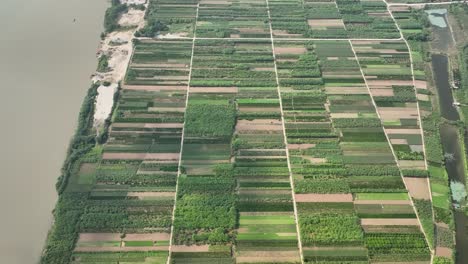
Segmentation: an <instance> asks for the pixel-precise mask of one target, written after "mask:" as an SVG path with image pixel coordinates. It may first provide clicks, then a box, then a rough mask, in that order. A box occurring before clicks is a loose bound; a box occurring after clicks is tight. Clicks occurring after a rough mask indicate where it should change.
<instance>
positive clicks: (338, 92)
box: [274, 40, 429, 263]
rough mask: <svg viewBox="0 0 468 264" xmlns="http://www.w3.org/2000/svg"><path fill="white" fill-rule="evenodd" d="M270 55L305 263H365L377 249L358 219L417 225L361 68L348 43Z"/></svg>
mask: <svg viewBox="0 0 468 264" xmlns="http://www.w3.org/2000/svg"><path fill="white" fill-rule="evenodd" d="M274 51H275V55H276V62H277V68H278V78H279V84H280V90H281V97H282V106H283V112H284V117H285V127H286V136H287V140H288V150H289V154H290V160H291V167H292V172H293V176H294V181H295V182H294V185H295V189H294V191H295V193H296V202H297V208H298V214H299V227H300V232H301V242H302V246H303V247H304V260H305V261H306V262H307V263H317V262H319V263H327V262H330V263H332V262H333V261H345V262H346V263H368V262H369V260H370V261H372V260H373V258H374V253H373V252H377V251H378V250H375V251H371V248H369V246H368V245H367V240H366V235H368V233H369V234H371V233H372V234H373V233H374V232H375V229H371V228H369V229H368V230H369V231H366V229H365V228H364V226H363V225H362V221H365V224H366V225H369V224H373V223H374V222H376V223H378V224H380V223H382V221H384V220H386V219H388V222H391V221H395V222H398V221H401V222H402V223H404V224H411V225H413V224H414V223H415V221H416V223H417V220H416V215H415V211H414V208H413V207H412V206H411V203H410V202H409V201H406V200H405V197H406V198H407V197H408V195H407V191H406V188H405V185H404V183H403V180H402V178H401V175H400V171H399V169H398V167H397V164H396V162H395V160H394V156H393V153H392V150H391V148H390V144H389V142H388V141H387V139H386V135H385V133H384V129H383V127H382V124H381V121H380V119H379V118H378V115H377V112H376V109H375V107H374V105H373V101H372V97H371V95H370V94H369V92H368V89H367V87H366V82H365V80H364V78H363V77H362V74H361V71H360V67H359V66H360V65H359V63H358V61H357V60H356V58H355V55H354V53H353V50H352V47H351V45H350V43H349V42H348V41H314V42H305V41H304V42H301V41H292V40H289V41H284V40H283V41H279V40H277V41H275V50H274ZM383 192H384V193H385V194H382V193H383ZM353 195H354V197H353ZM353 198H355V199H358V200H357V201H353ZM381 219H382V220H381ZM405 221H406V222H405ZM384 223H385V222H384ZM406 231H408V229H402V231H401V233H402V236H404V235H406V234H407V233H406ZM366 232H367V233H366ZM413 233H414V230H413V229H411V234H413ZM416 235H419V236H422V237H423V238H424V236H423V234H422V233H421V232H420V230H418V232H416ZM424 243H425V242H424ZM403 244H404V243H403ZM418 245H419V244H418ZM397 247H398V246H395V248H397ZM401 247H402V249H395V250H400V252H402V254H403V255H405V254H407V255H409V254H410V252H413V249H408V250H406V249H405V248H404V246H401ZM372 250H374V249H372ZM379 250H380V249H379ZM417 250H419V249H416V251H417ZM427 250H428V249H427V245H425V246H423V248H422V249H421V252H422V253H421V259H423V258H426V257H428V256H429V255H428V254H427V252H428V251H427ZM375 254H376V255H377V254H378V253H375ZM379 254H380V253H379ZM382 254H383V255H385V254H387V258H388V259H389V260H388V261H390V259H393V258H395V259H398V258H399V256H398V254H395V253H393V251H392V250H389V251H387V252H385V253H382ZM418 258H419V257H416V259H418ZM333 263H334V262H333Z"/></svg>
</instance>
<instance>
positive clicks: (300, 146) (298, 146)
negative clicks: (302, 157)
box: [288, 144, 315, 150]
mask: <svg viewBox="0 0 468 264" xmlns="http://www.w3.org/2000/svg"><path fill="white" fill-rule="evenodd" d="M313 147H315V144H288V149H294V150H301V149H309V148H313Z"/></svg>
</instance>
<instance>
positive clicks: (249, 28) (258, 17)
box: [147, 0, 400, 39]
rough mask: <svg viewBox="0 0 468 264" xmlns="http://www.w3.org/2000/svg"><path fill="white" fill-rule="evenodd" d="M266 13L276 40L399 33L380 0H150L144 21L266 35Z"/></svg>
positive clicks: (175, 29) (166, 29) (182, 30)
mask: <svg viewBox="0 0 468 264" xmlns="http://www.w3.org/2000/svg"><path fill="white" fill-rule="evenodd" d="M269 13H270V14H269ZM197 15H198V17H197ZM269 15H270V16H271V26H272V29H273V35H274V36H275V37H277V38H379V39H381V38H384V39H386V38H389V39H391V38H399V37H400V34H399V32H398V29H397V28H396V26H395V23H394V21H393V20H392V18H391V16H390V14H389V12H388V11H387V5H386V4H385V2H384V1H382V0H372V1H361V0H352V1H350V0H336V1H331V0H330V1H324V0H269V1H264V0H222V1H213V0H198V1H197V0H176V1H168V0H150V4H149V11H148V13H147V20H148V21H149V22H150V24H151V25H155V23H159V24H158V25H159V26H160V29H161V34H167V33H169V34H175V35H176V36H179V37H180V36H182V37H192V36H193V35H194V31H195V28H196V35H197V36H198V37H201V38H266V39H268V38H270V29H269V27H270V25H269V22H268V20H269ZM195 21H197V22H196V24H197V25H196V26H195Z"/></svg>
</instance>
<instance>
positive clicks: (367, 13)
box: [336, 0, 400, 38]
mask: <svg viewBox="0 0 468 264" xmlns="http://www.w3.org/2000/svg"><path fill="white" fill-rule="evenodd" d="M336 4H337V7H338V10H339V11H340V13H341V15H342V17H343V22H344V23H345V26H346V30H347V31H348V34H349V36H350V37H351V38H399V37H400V32H399V31H398V28H397V27H396V25H395V22H394V21H393V19H392V18H391V16H390V13H389V12H388V10H387V5H386V4H385V2H384V1H381V0H371V1H361V0H336Z"/></svg>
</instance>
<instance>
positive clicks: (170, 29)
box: [145, 0, 198, 37]
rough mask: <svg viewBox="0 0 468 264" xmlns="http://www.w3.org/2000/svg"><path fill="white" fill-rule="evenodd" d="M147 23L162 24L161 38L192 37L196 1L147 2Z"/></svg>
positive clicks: (158, 0) (169, 0) (153, 0)
mask: <svg viewBox="0 0 468 264" xmlns="http://www.w3.org/2000/svg"><path fill="white" fill-rule="evenodd" d="M148 1H149V6H148V11H147V15H146V17H145V19H146V21H147V23H155V22H156V21H160V22H162V23H163V24H164V25H166V28H165V29H164V30H162V31H161V32H160V35H162V36H175V37H192V36H193V33H194V32H193V31H194V28H195V21H196V17H197V4H198V0H148Z"/></svg>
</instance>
